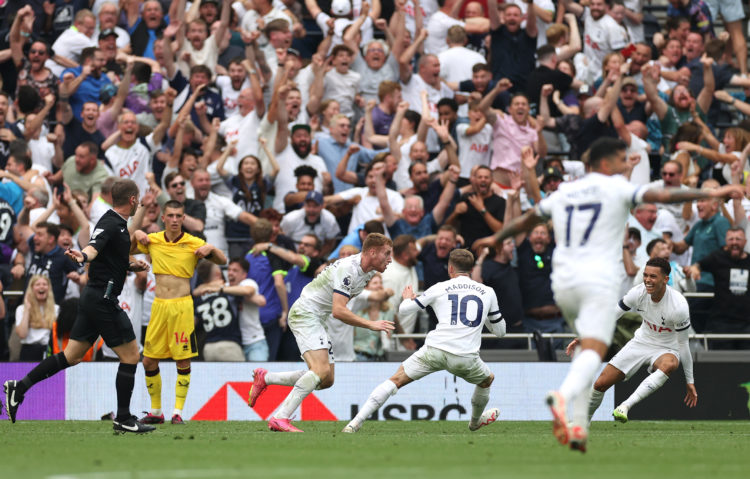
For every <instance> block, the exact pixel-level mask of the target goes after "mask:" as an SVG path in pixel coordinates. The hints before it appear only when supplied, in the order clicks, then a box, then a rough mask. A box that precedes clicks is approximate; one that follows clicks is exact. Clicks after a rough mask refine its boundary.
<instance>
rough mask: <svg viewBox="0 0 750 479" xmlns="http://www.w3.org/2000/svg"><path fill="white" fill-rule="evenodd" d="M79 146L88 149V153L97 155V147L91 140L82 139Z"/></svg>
mask: <svg viewBox="0 0 750 479" xmlns="http://www.w3.org/2000/svg"><path fill="white" fill-rule="evenodd" d="M80 146H82V147H84V148H86V149H87V150H89V155H94V156H99V147H98V146H97V145H96V143H94V142H93V141H84V142H83V143H81V145H80Z"/></svg>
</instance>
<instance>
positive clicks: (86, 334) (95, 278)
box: [4, 179, 154, 433]
mask: <svg viewBox="0 0 750 479" xmlns="http://www.w3.org/2000/svg"><path fill="white" fill-rule="evenodd" d="M112 202H113V208H112V209H111V210H109V211H107V213H105V214H104V216H102V218H101V219H100V220H99V222H98V223H97V224H96V228H95V230H94V234H93V235H92V237H91V241H90V242H89V244H88V245H87V246H86V247H85V248H83V251H74V250H68V251H66V252H65V254H66V255H67V256H68V257H69V258H70V259H72V260H73V261H75V262H76V263H79V264H84V263H91V266H90V267H89V281H88V283H87V285H86V287H85V288H84V290H83V292H82V293H81V301H80V303H79V309H78V317H77V318H76V322H75V324H74V325H73V330H72V331H71V333H70V341H68V345H67V346H66V347H65V350H64V351H63V352H61V353H59V354H56V355H54V356H50V357H48V358H47V359H45V360H44V361H42V362H41V363H39V364H38V365H37V366H36V367H35V368H34V369H32V370H31V371H30V372H29V374H27V375H26V376H25V377H24V378H23V379H21V380H20V381H16V380H9V381H6V382H5V384H4V389H5V399H6V405H5V407H6V411H7V412H8V417H9V418H10V420H11V421H12V422H16V414H17V412H18V407H19V406H20V405H21V403H22V402H23V399H24V395H25V394H26V392H27V391H28V390H29V389H30V388H31V387H32V386H33V385H34V384H36V383H38V382H39V381H42V380H44V379H46V378H49V377H50V376H52V375H54V374H56V373H58V372H60V371H62V370H63V369H66V368H68V367H70V366H75V365H76V364H78V363H80V362H81V360H82V359H83V356H84V355H85V354H86V352H87V351H88V350H89V348H90V347H91V345H92V344H94V342H95V341H96V339H97V338H98V337H99V336H101V337H102V338H104V341H105V342H106V343H107V345H108V346H109V347H111V348H112V349H113V350H114V351H115V353H117V355H118V356H119V358H120V366H119V368H118V370H117V377H116V379H115V388H116V389H117V416H116V417H115V419H114V421H113V427H114V430H115V432H118V433H125V432H134V433H145V432H149V431H153V430H154V427H153V426H149V425H146V424H141V423H140V422H138V420H137V418H136V417H135V416H132V415H131V414H130V398H131V396H132V394H133V384H134V383H135V371H136V368H137V366H138V360H139V359H140V358H139V354H138V344H137V343H136V341H135V333H134V332H133V326H132V325H131V324H130V319H129V318H128V315H127V314H126V313H125V311H123V310H122V309H120V307H119V305H118V303H117V297H118V296H119V295H120V291H122V287H123V284H124V282H125V276H126V275H127V272H128V270H130V271H143V270H145V269H147V268H148V265H147V264H146V263H144V262H143V261H136V262H134V263H131V262H129V258H130V245H131V240H132V238H131V235H130V232H129V231H128V223H127V220H128V218H129V217H130V216H133V215H136V216H135V218H134V220H133V224H134V227H136V226H138V225H139V224H140V222H141V219H142V218H143V214H144V208H143V207H142V206H141V207H140V208H138V206H139V203H138V186H136V184H135V183H134V182H133V181H131V180H127V179H121V180H117V181H116V182H115V184H114V185H113V187H112ZM136 210H138V213H137V214H136Z"/></svg>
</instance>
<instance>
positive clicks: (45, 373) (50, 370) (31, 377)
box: [18, 351, 70, 394]
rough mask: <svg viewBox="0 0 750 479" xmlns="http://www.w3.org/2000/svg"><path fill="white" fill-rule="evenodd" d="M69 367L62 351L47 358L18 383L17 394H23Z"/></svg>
mask: <svg viewBox="0 0 750 479" xmlns="http://www.w3.org/2000/svg"><path fill="white" fill-rule="evenodd" d="M69 366H70V364H68V359H67V358H66V357H65V353H63V352H62V351H61V352H59V353H57V354H55V355H54V356H48V357H47V358H46V359H45V360H43V361H42V362H41V363H39V364H37V365H36V367H35V368H34V369H32V370H31V371H29V374H27V375H26V377H24V378H23V379H21V380H20V381H19V382H18V392H19V393H21V394H25V393H26V391H28V390H29V389H30V388H31V386H33V385H34V384H36V383H38V382H39V381H43V380H45V379H47V378H48V377H51V376H54V375H55V374H57V373H58V372H60V371H62V370H63V369H65V368H67V367H69Z"/></svg>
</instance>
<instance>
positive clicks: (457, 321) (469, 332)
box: [399, 276, 505, 356]
mask: <svg viewBox="0 0 750 479" xmlns="http://www.w3.org/2000/svg"><path fill="white" fill-rule="evenodd" d="M417 309H428V310H429V309H432V312H433V313H434V314H435V316H436V317H437V320H438V324H437V326H436V327H435V329H434V330H432V331H430V332H429V333H428V334H427V338H426V339H425V345H426V346H431V347H433V348H437V349H440V350H443V351H446V352H449V353H451V354H456V355H459V356H465V355H469V354H474V353H476V352H478V351H479V347H480V346H481V343H482V325H484V324H485V321H486V322H487V328H488V329H489V330H490V331H492V333H494V334H495V335H496V336H498V337H502V336H504V335H505V320H504V319H503V315H502V314H501V313H500V308H499V307H498V304H497V296H495V291H494V290H493V289H492V288H490V287H489V286H485V285H483V284H481V283H477V282H476V281H473V280H472V279H471V278H469V277H467V276H456V277H455V278H452V279H449V280H448V281H443V282H441V283H438V284H436V285H434V286H432V287H430V288H429V289H427V291H425V292H424V293H422V294H421V295H420V296H418V297H417V298H415V299H414V300H404V301H403V302H402V303H401V306H400V307H399V313H400V314H405V313H409V312H412V311H416V310H417Z"/></svg>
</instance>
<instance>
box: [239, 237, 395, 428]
mask: <svg viewBox="0 0 750 479" xmlns="http://www.w3.org/2000/svg"><path fill="white" fill-rule="evenodd" d="M392 251H393V242H392V241H391V240H390V238H387V237H386V236H384V235H381V234H378V233H370V234H369V235H367V237H366V238H365V241H364V243H363V244H362V252H361V253H360V254H356V255H353V256H349V257H347V258H344V259H340V260H338V261H336V262H335V263H334V264H332V265H330V266H329V267H328V268H326V269H325V270H323V272H322V273H320V274H319V275H318V276H317V277H316V278H315V279H314V280H312V282H310V283H309V284H308V285H307V286H305V287H304V288H303V289H302V293H301V294H300V297H299V299H297V301H296V302H295V303H294V305H293V306H292V309H291V310H290V311H289V318H288V324H289V328H290V329H291V330H292V333H294V338H295V339H296V341H297V345H298V346H299V350H300V353H301V354H302V358H303V359H304V360H305V363H307V366H308V368H309V370H308V371H303V370H300V371H288V372H280V373H277V372H269V371H267V370H265V369H263V368H257V369H255V371H253V385H252V387H251V389H250V398H249V400H248V405H249V406H250V407H253V406H255V403H256V401H257V400H258V397H260V395H261V394H262V393H263V391H265V389H266V386H267V385H269V384H277V385H282V386H294V387H293V388H292V391H291V392H290V393H289V395H288V396H287V398H286V399H285V400H284V402H283V403H282V404H281V406H280V407H279V409H278V410H277V411H276V413H275V414H274V415H273V417H272V418H271V419H270V420H269V421H268V428H269V429H270V430H272V431H281V432H302V431H301V430H299V429H298V428H296V427H294V426H293V425H292V424H291V421H290V418H291V417H292V414H293V413H294V411H295V410H296V409H297V408H298V407H299V405H300V404H301V403H302V400H303V399H305V397H307V395H308V394H310V393H311V392H312V391H313V390H314V389H326V388H329V387H331V386H332V385H333V377H334V365H333V352H332V347H331V341H330V340H329V338H328V330H327V328H326V320H327V319H328V317H329V316H330V317H332V318H334V319H337V320H339V321H342V322H344V323H346V324H349V325H351V326H357V327H360V328H367V329H372V330H373V331H390V330H393V329H394V328H395V326H394V325H393V322H391V321H370V320H368V319H365V318H362V317H360V316H357V315H356V314H354V313H353V312H351V311H350V310H349V309H348V308H347V307H346V306H347V303H348V302H349V300H350V299H351V298H352V297H354V296H356V295H358V294H359V293H361V292H362V290H363V289H364V288H365V286H366V285H367V283H368V282H369V281H370V278H372V277H373V276H374V275H375V273H376V272H380V273H382V272H383V271H385V268H386V267H387V266H388V263H390V262H391V252H392Z"/></svg>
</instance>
